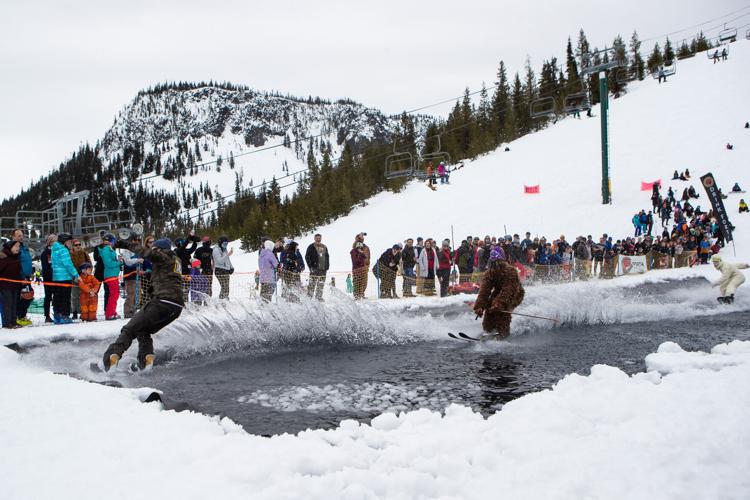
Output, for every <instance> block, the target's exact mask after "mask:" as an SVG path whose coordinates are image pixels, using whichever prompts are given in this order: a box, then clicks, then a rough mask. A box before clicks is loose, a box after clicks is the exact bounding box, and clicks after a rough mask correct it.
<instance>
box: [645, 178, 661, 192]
mask: <svg viewBox="0 0 750 500" xmlns="http://www.w3.org/2000/svg"><path fill="white" fill-rule="evenodd" d="M654 184H658V185H659V186H661V179H659V180H658V181H654V182H643V181H641V191H653V189H654Z"/></svg>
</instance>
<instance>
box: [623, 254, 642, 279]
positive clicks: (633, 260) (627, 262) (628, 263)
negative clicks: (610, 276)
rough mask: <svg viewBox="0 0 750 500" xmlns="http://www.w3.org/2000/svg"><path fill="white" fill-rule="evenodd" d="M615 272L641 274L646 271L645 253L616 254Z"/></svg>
mask: <svg viewBox="0 0 750 500" xmlns="http://www.w3.org/2000/svg"><path fill="white" fill-rule="evenodd" d="M618 264H619V265H618V266H617V274H618V275H619V276H622V275H625V274H643V273H645V272H646V256H645V255H618Z"/></svg>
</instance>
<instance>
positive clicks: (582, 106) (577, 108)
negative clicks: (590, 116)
mask: <svg viewBox="0 0 750 500" xmlns="http://www.w3.org/2000/svg"><path fill="white" fill-rule="evenodd" d="M563 109H564V110H565V114H567V115H572V114H573V113H580V112H581V111H588V110H589V109H591V103H590V102H589V95H588V93H586V92H576V93H575V94H568V95H567V96H565V101H564V102H563Z"/></svg>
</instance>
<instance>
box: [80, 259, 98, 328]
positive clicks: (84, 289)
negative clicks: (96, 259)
mask: <svg viewBox="0 0 750 500" xmlns="http://www.w3.org/2000/svg"><path fill="white" fill-rule="evenodd" d="M78 269H79V271H80V276H81V279H80V280H79V281H78V289H79V297H80V301H81V304H80V307H81V321H96V309H97V306H98V304H99V288H100V287H101V283H100V282H99V280H98V279H96V277H95V276H94V267H93V266H92V265H91V263H90V262H84V263H83V264H81V266H80V267H79V268H78Z"/></svg>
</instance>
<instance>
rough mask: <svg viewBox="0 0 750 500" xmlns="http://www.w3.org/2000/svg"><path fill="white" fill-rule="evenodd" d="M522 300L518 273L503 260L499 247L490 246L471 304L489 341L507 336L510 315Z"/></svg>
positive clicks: (522, 292) (522, 295) (521, 288)
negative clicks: (479, 284) (485, 268)
mask: <svg viewBox="0 0 750 500" xmlns="http://www.w3.org/2000/svg"><path fill="white" fill-rule="evenodd" d="M523 297H524V289H523V286H522V285H521V280H520V278H519V277H518V270H516V268H515V267H513V266H511V265H510V264H508V263H507V262H506V261H505V260H504V255H503V254H502V250H501V249H500V247H494V248H493V249H492V250H491V251H490V258H489V264H488V265H487V271H486V272H485V273H484V276H483V277H482V284H481V287H480V289H479V295H478V296H477V300H476V301H475V302H474V312H475V313H476V314H477V316H480V317H482V328H483V329H484V331H485V332H487V333H489V334H490V337H491V338H496V339H498V340H502V339H504V338H506V337H508V336H509V335H510V321H511V314H510V313H512V312H513V309H515V308H516V307H518V306H519V305H520V304H521V302H523Z"/></svg>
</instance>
